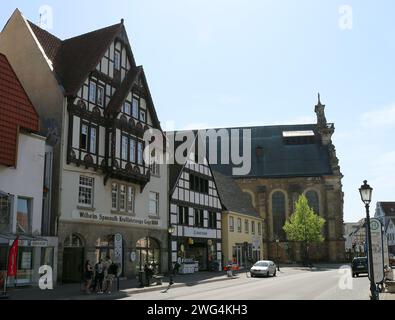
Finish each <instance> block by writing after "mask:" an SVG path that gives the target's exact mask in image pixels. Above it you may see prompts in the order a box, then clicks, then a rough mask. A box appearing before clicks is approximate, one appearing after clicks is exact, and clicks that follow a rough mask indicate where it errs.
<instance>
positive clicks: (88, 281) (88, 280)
mask: <svg viewBox="0 0 395 320" xmlns="http://www.w3.org/2000/svg"><path fill="white" fill-rule="evenodd" d="M84 277H85V291H86V293H91V286H92V279H93V268H92V266H91V264H90V261H89V260H86V262H85V272H84Z"/></svg>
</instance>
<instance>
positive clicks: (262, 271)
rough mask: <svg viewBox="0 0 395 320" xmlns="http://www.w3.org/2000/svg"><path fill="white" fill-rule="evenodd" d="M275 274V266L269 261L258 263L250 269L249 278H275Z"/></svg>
mask: <svg viewBox="0 0 395 320" xmlns="http://www.w3.org/2000/svg"><path fill="white" fill-rule="evenodd" d="M276 273H277V267H276V264H275V263H274V262H273V261H270V260H261V261H258V262H257V263H255V264H254V265H253V266H252V268H251V269H250V274H251V277H256V276H264V277H269V276H273V277H275V276H276Z"/></svg>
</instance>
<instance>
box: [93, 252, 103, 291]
mask: <svg viewBox="0 0 395 320" xmlns="http://www.w3.org/2000/svg"><path fill="white" fill-rule="evenodd" d="M103 280H104V266H103V260H102V259H99V261H98V262H97V263H96V264H95V284H96V285H95V290H96V292H97V293H99V294H102V293H103Z"/></svg>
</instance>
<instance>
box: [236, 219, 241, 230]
mask: <svg viewBox="0 0 395 320" xmlns="http://www.w3.org/2000/svg"><path fill="white" fill-rule="evenodd" d="M237 232H238V233H241V219H240V218H238V219H237Z"/></svg>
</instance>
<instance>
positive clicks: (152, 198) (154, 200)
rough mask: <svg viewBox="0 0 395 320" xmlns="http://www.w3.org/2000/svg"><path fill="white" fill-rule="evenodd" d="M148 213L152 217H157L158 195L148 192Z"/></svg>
mask: <svg viewBox="0 0 395 320" xmlns="http://www.w3.org/2000/svg"><path fill="white" fill-rule="evenodd" d="M149 213H150V215H153V216H158V215H159V193H156V192H150V194H149Z"/></svg>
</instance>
